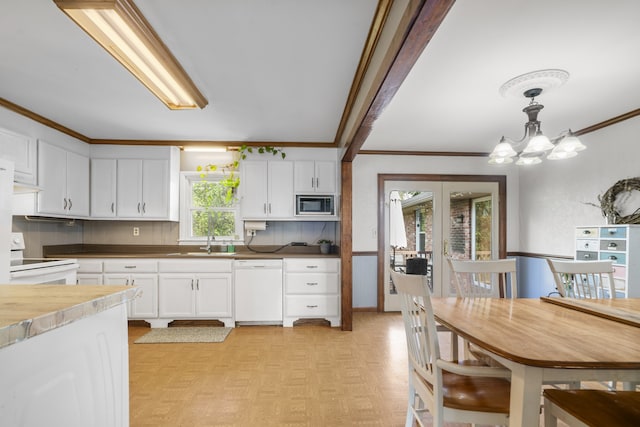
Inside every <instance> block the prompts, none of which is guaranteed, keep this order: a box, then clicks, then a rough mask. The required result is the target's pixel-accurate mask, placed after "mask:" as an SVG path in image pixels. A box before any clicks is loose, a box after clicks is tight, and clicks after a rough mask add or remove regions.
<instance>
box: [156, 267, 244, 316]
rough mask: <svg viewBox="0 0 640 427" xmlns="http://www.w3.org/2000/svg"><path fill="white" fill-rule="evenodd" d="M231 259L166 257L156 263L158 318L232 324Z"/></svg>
mask: <svg viewBox="0 0 640 427" xmlns="http://www.w3.org/2000/svg"><path fill="white" fill-rule="evenodd" d="M232 263H233V261H231V260H207V261H201V260H176V261H173V260H167V261H160V263H159V273H160V274H159V284H158V318H159V322H166V323H167V324H168V323H169V322H171V321H173V320H177V319H217V320H220V321H221V322H223V323H224V324H225V326H228V327H233V326H234V325H235V321H234V316H233V281H232V265H233V264H232Z"/></svg>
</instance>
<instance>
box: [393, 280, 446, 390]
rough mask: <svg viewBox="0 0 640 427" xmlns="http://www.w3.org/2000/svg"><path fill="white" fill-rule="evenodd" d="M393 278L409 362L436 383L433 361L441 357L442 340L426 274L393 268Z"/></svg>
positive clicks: (423, 375) (432, 382)
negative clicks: (437, 327) (440, 340)
mask: <svg viewBox="0 0 640 427" xmlns="http://www.w3.org/2000/svg"><path fill="white" fill-rule="evenodd" d="M391 280H393V283H394V284H395V286H396V289H397V291H398V296H399V297H400V309H401V311H402V319H403V320H404V330H405V333H406V335H407V350H408V353H409V363H410V365H411V367H412V368H413V369H415V370H416V371H417V372H418V373H419V374H420V375H421V376H422V377H423V378H424V379H425V380H426V381H428V382H429V383H430V384H432V385H434V387H435V386H436V384H438V383H439V381H437V378H436V373H435V372H436V368H435V366H434V365H433V363H435V361H436V360H438V359H440V343H439V342H438V333H437V330H436V322H435V319H434V317H433V309H432V307H431V298H430V296H429V288H428V286H427V283H426V280H425V276H421V275H411V274H403V273H398V272H395V271H391Z"/></svg>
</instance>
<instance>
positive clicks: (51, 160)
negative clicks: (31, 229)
mask: <svg viewBox="0 0 640 427" xmlns="http://www.w3.org/2000/svg"><path fill="white" fill-rule="evenodd" d="M38 184H39V186H40V187H41V188H42V191H40V192H39V193H38V203H37V213H39V214H45V215H54V216H66V217H73V218H83V217H87V216H89V157H86V156H83V155H81V154H78V153H75V152H72V151H69V150H66V149H64V148H62V147H59V146H56V145H53V144H49V143H47V142H45V141H39V142H38Z"/></svg>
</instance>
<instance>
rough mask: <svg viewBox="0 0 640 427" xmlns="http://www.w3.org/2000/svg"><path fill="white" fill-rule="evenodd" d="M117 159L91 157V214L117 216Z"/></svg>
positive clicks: (106, 216)
mask: <svg viewBox="0 0 640 427" xmlns="http://www.w3.org/2000/svg"><path fill="white" fill-rule="evenodd" d="M117 170H118V169H117V160H116V159H91V216H92V217H101V218H115V216H116V171H117Z"/></svg>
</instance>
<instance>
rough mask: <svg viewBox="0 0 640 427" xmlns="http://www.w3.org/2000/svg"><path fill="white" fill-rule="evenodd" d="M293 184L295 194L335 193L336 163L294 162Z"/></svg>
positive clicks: (326, 161)
mask: <svg viewBox="0 0 640 427" xmlns="http://www.w3.org/2000/svg"><path fill="white" fill-rule="evenodd" d="M294 182H295V192H296V194H304V193H335V192H336V162H334V161H329V160H322V161H320V160H318V161H313V160H296V162H295V166H294Z"/></svg>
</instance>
